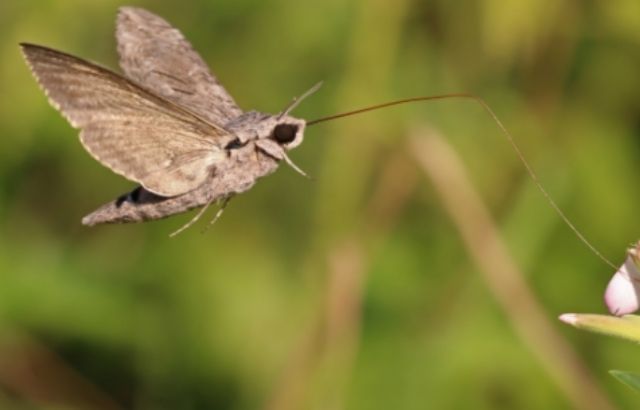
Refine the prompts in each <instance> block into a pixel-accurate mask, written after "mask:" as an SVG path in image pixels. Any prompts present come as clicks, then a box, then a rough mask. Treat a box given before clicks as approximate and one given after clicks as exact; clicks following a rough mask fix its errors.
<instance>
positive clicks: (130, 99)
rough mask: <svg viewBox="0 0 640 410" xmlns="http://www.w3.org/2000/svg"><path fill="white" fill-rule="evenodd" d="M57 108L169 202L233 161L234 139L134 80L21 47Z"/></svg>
mask: <svg viewBox="0 0 640 410" xmlns="http://www.w3.org/2000/svg"><path fill="white" fill-rule="evenodd" d="M21 46H22V50H23V53H24V55H25V57H26V59H27V61H28V63H29V65H30V67H31V70H32V71H33V73H34V75H35V77H36V78H37V80H38V83H39V84H40V86H41V87H42V88H43V90H44V91H45V93H46V94H47V96H48V97H49V100H50V102H51V103H52V105H53V106H54V107H55V108H56V109H58V110H59V111H60V112H61V113H62V114H63V115H64V116H65V118H67V120H69V122H70V123H71V125H73V126H74V127H76V128H80V129H81V141H82V143H83V145H84V146H85V148H86V149H87V151H88V152H89V153H90V154H91V155H92V156H93V157H94V158H95V159H96V160H98V161H99V162H100V163H102V164H103V165H105V166H107V167H109V168H110V169H111V170H113V171H114V172H116V173H118V174H120V175H122V176H124V177H125V178H127V179H130V180H132V181H134V182H138V183H140V184H141V185H142V186H143V187H145V188H146V189H147V190H149V191H151V192H153V193H155V194H158V195H162V196H175V195H180V194H183V193H185V192H188V191H191V190H193V189H195V188H197V187H198V186H200V185H201V184H202V183H203V182H204V181H205V180H206V179H207V177H208V176H209V175H210V173H211V172H212V167H214V166H215V164H216V163H217V162H219V161H221V160H223V159H224V158H225V153H224V150H223V147H224V144H225V141H227V140H228V139H229V133H228V132H227V131H226V130H224V128H222V126H219V125H216V124H210V123H208V122H206V121H204V120H202V119H200V118H199V117H198V116H197V115H195V114H192V113H190V112H189V111H188V110H186V109H183V108H181V107H179V106H177V105H175V104H173V103H171V102H170V101H167V100H165V99H163V98H162V97H159V96H157V95H154V94H152V93H151V92H149V91H147V90H145V89H143V88H141V87H140V86H138V85H137V84H135V83H133V82H132V81H130V80H128V79H126V78H124V77H122V76H120V75H118V74H116V73H113V72H111V71H109V70H107V69H105V68H102V67H100V66H98V65H95V64H93V63H90V62H88V61H85V60H82V59H80V58H77V57H74V56H71V55H69V54H66V53H62V52H59V51H56V50H52V49H49V48H46V47H42V46H37V45H32V44H21Z"/></svg>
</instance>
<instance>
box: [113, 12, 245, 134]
mask: <svg viewBox="0 0 640 410" xmlns="http://www.w3.org/2000/svg"><path fill="white" fill-rule="evenodd" d="M116 26H117V29H116V37H117V40H118V53H119V54H120V66H121V67H122V69H123V70H124V72H125V74H126V75H127V76H128V77H129V78H131V79H132V80H134V81H136V82H137V83H139V84H140V85H142V86H143V87H146V88H148V89H149V90H151V91H153V92H154V93H156V94H158V95H160V96H162V97H164V98H166V99H168V100H171V101H173V102H175V103H176V104H178V105H180V106H183V107H185V108H188V109H189V110H191V111H192V112H194V113H196V114H198V115H199V116H201V117H202V118H205V119H207V120H208V121H210V122H211V123H213V124H218V125H224V124H226V123H227V122H228V121H229V120H230V119H232V118H235V117H237V116H238V115H240V114H242V111H241V110H240V108H238V106H237V105H236V103H235V101H233V98H232V97H231V96H230V95H229V94H228V93H227V91H226V90H225V89H224V87H223V86H222V85H221V84H220V83H218V81H217V80H216V78H215V77H214V76H213V75H212V74H211V72H210V71H209V68H208V67H207V65H206V63H205V62H204V61H203V60H202V58H201V57H200V56H199V55H198V53H197V52H196V51H195V50H194V49H193V47H192V46H191V44H190V43H189V42H188V41H187V40H186V39H185V38H184V36H183V35H182V33H180V31H178V30H177V29H175V28H173V27H172V26H171V25H170V24H169V23H167V22H166V21H165V20H163V19H162V18H160V17H158V16H156V15H155V14H153V13H150V12H148V11H146V10H143V9H139V8H135V7H122V8H120V11H119V13H118V19H117V23H116Z"/></svg>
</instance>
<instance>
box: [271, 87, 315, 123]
mask: <svg viewBox="0 0 640 410" xmlns="http://www.w3.org/2000/svg"><path fill="white" fill-rule="evenodd" d="M320 87H322V81H320V82H318V83H317V84H316V85H314V86H313V87H311V88H309V89H308V90H307V91H306V92H305V93H304V94H302V95H301V96H300V97H294V98H293V100H292V101H291V102H290V103H289V105H288V106H287V107H286V108H285V109H284V110H283V111H282V112H281V113H280V115H278V119H281V118H282V117H284V116H285V115H289V113H290V112H291V111H293V109H294V108H296V107H297V106H298V104H300V103H301V102H302V101H303V100H304V99H305V98H307V97H308V96H310V95H311V94H313V93H315V92H316V91H318V90H319V89H320Z"/></svg>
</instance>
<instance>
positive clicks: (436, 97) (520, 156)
mask: <svg viewBox="0 0 640 410" xmlns="http://www.w3.org/2000/svg"><path fill="white" fill-rule="evenodd" d="M449 98H465V99H470V100H474V101H475V102H477V103H478V104H480V106H482V108H483V109H484V110H485V111H486V112H487V113H488V114H489V116H490V117H491V118H492V119H493V121H494V122H495V123H496V124H497V125H498V128H499V129H500V131H501V132H502V134H503V135H504V136H505V137H506V138H507V141H508V142H509V144H511V147H512V148H513V150H514V151H515V152H516V155H517V156H518V159H520V162H521V163H522V165H524V167H525V169H526V170H527V173H528V174H529V177H530V178H531V179H532V180H533V183H534V184H535V185H536V187H537V188H538V190H539V191H540V192H541V193H542V195H543V196H544V197H545V199H546V200H547V201H548V202H549V204H550V205H551V207H552V208H553V209H554V210H555V211H556V213H557V214H558V216H560V219H562V220H563V221H564V223H565V224H567V226H568V227H569V228H570V229H571V230H572V231H573V233H574V234H575V235H576V236H577V237H578V239H579V240H580V241H581V242H582V243H584V244H585V245H586V246H587V248H589V250H591V252H593V253H594V254H595V255H596V256H597V257H598V258H600V259H601V260H602V261H603V262H604V263H606V264H607V265H609V266H610V267H612V268H613V269H614V270H617V269H618V268H617V267H616V266H615V265H614V264H613V263H611V262H610V261H609V259H607V258H605V257H604V255H603V254H602V253H600V251H598V250H597V249H596V247H595V246H593V245H592V244H591V242H589V241H588V240H587V238H585V236H584V235H582V233H581V232H580V231H579V230H578V228H576V226H575V225H574V224H573V223H572V222H571V220H570V219H569V217H567V216H566V215H565V213H564V212H562V210H561V209H560V207H559V206H558V205H557V204H556V202H555V201H554V200H553V198H552V197H551V195H549V193H548V192H547V190H546V189H545V188H544V186H542V183H541V182H540V180H539V179H538V175H537V174H536V173H535V172H534V171H533V168H532V167H531V166H530V165H529V162H528V161H527V160H526V159H525V157H524V154H523V153H522V151H521V150H520V147H519V146H518V144H516V141H515V139H514V138H513V136H512V135H511V133H510V132H509V131H508V130H507V128H506V127H505V126H504V125H503V124H502V121H500V119H499V118H498V116H497V115H496V114H495V113H494V112H493V110H492V109H491V108H490V107H489V105H488V104H487V103H486V102H485V101H484V100H483V99H482V98H480V97H477V96H475V95H473V94H468V93H454V94H442V95H432V96H422V97H413V98H405V99H401V100H395V101H390V102H386V103H382V104H376V105H371V106H369V107H364V108H360V109H357V110H353V111H347V112H343V113H339V114H334V115H329V116H326V117H321V118H318V119H315V120H313V121H308V122H307V125H308V126H309V125H314V124H318V123H321V122H325V121H331V120H335V119H338V118H343V117H349V116H351V115H357V114H362V113H365V112H368V111H374V110H379V109H382V108H386V107H391V106H393V105H400V104H408V103H413V102H419V101H430V100H444V99H449Z"/></svg>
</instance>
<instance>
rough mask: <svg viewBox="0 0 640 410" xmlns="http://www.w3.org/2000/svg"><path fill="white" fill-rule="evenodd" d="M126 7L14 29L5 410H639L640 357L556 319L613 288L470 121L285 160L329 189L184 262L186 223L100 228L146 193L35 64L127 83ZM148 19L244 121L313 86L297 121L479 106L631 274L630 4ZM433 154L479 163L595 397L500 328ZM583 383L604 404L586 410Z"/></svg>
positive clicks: (20, 7) (493, 137) (251, 200)
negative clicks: (363, 109) (83, 131)
mask: <svg viewBox="0 0 640 410" xmlns="http://www.w3.org/2000/svg"><path fill="white" fill-rule="evenodd" d="M123 4H127V3H122V2H120V1H116V0H100V1H92V2H88V1H79V0H64V1H53V0H42V1H34V0H30V1H17V0H3V1H1V2H0V130H1V133H2V134H1V138H0V232H1V234H0V408H2V409H76V408H78V409H79V408H88V409H94V408H95V409H213V408H216V409H218V408H219V409H255V408H264V409H301V408H308V409H374V408H376V409H541V408H544V409H551V408H553V409H556V408H575V407H582V406H585V408H587V407H586V406H588V403H592V405H591V406H590V407H591V408H598V407H600V408H604V407H602V406H604V404H603V403H606V402H608V405H609V406H610V408H637V406H638V404H637V403H638V402H639V401H640V397H638V396H637V395H635V393H633V392H632V391H631V390H628V389H627V388H626V387H624V386H622V385H621V384H619V383H617V382H616V381H615V380H613V379H612V378H611V377H610V376H609V375H608V374H607V370H608V369H611V368H621V369H627V370H637V369H639V368H640V351H638V348H637V347H636V346H633V345H631V344H628V343H625V342H621V341H617V340H611V339H607V338H605V337H602V336H597V335H593V334H588V333H582V332H579V331H576V330H575V329H571V328H568V327H565V326H563V325H561V324H560V323H559V322H557V321H556V319H555V318H556V317H557V315H558V314H560V313H563V312H570V311H580V312H603V311H604V306H603V303H602V293H603V290H604V287H605V285H606V282H607V280H608V278H609V276H610V275H611V274H612V273H613V272H612V269H611V268H609V267H607V266H606V265H604V264H603V263H602V262H601V261H600V260H598V259H597V258H596V257H595V256H594V255H593V254H591V253H590V252H589V251H588V250H587V249H586V247H585V246H584V245H583V244H581V243H580V242H579V241H578V240H577V239H576V237H575V236H574V235H573V233H571V232H570V230H569V229H568V228H567V227H566V225H565V224H564V223H563V222H562V221H561V220H560V219H559V218H558V216H557V215H556V214H555V213H554V212H553V211H552V210H551V208H550V206H549V204H548V203H547V202H545V200H544V199H543V197H542V195H541V194H540V193H539V192H538V191H537V190H536V189H535V186H534V185H533V183H532V182H531V180H530V179H529V178H528V176H527V175H526V173H525V171H524V168H523V166H522V164H520V162H519V161H518V159H517V157H516V155H515V154H514V152H513V150H512V149H511V147H510V146H509V145H508V144H507V142H506V141H505V139H504V137H503V136H502V135H501V134H500V133H499V131H498V129H497V128H496V126H495V124H494V123H493V122H492V121H491V119H490V118H489V117H488V116H487V115H486V113H484V112H483V111H482V110H481V109H480V108H478V106H477V105H474V104H473V103H470V102H468V101H464V100H457V101H456V100H451V101H445V102H435V103H422V104H415V105H413V106H404V107H400V108H393V109H389V110H385V111H378V112H375V113H370V114H366V115H362V116H359V117H353V118H350V119H345V120H340V121H336V122H334V123H328V124H323V125H318V126H314V127H311V128H309V129H308V130H307V132H306V141H305V143H304V144H303V145H302V146H301V147H299V148H298V149H297V150H296V151H294V152H292V154H291V156H292V158H293V160H294V161H296V163H297V164H298V165H300V166H301V167H302V168H303V169H304V170H306V171H307V172H308V173H309V174H311V175H312V176H313V177H314V179H313V180H312V181H309V180H306V179H304V178H301V177H300V176H299V175H297V174H296V173H295V172H292V171H291V169H289V168H286V167H283V168H282V169H280V170H279V171H278V172H277V173H276V174H274V175H272V176H270V177H268V178H266V179H264V180H261V181H259V183H258V184H257V185H256V186H255V187H254V188H253V189H252V190H251V191H249V192H248V193H246V194H244V195H242V196H240V197H238V198H236V199H234V200H233V201H231V203H230V205H229V207H228V208H227V211H226V212H225V214H224V215H223V217H222V219H221V220H220V221H218V223H217V224H216V225H215V226H214V227H213V229H211V230H209V231H208V232H207V233H205V234H201V233H200V230H201V227H202V226H204V224H205V223H204V222H201V223H200V224H199V225H197V226H196V227H195V228H191V229H190V230H188V231H187V232H185V233H183V234H182V235H180V236H178V237H177V238H174V239H169V238H168V234H169V233H170V232H172V231H173V230H174V229H176V228H178V227H179V226H181V225H182V224H183V223H184V222H186V221H187V220H188V219H189V218H190V217H191V215H182V216H179V217H174V218H170V219H167V220H164V221H160V222H153V223H148V224H139V225H120V226H100V227H96V228H91V229H89V228H86V227H83V226H81V224H80V219H81V218H82V216H84V215H85V214H87V213H89V212H90V211H92V210H93V209H94V208H96V207H97V206H99V205H100V204H102V203H104V202H107V201H109V200H111V199H113V198H115V197H116V196H118V195H119V194H121V193H123V192H125V191H127V190H128V189H130V188H131V187H132V184H131V183H129V182H128V181H126V180H124V179H123V178H121V177H119V176H117V175H115V174H113V173H111V172H110V171H109V170H107V169H106V168H104V167H102V166H100V165H99V164H98V163H97V162H95V161H94V160H93V159H91V158H90V157H89V155H87V153H86V152H85V151H84V150H83V148H82V147H81V145H80V144H79V142H78V138H77V132H76V131H75V130H73V129H72V128H71V127H70V126H69V125H68V124H67V123H66V122H65V121H64V120H63V119H62V117H61V116H60V115H59V114H58V113H57V112H56V111H55V110H54V109H52V108H51V107H50V106H49V105H48V104H47V102H46V99H45V98H44V96H43V93H42V92H41V91H40V90H39V89H38V87H37V86H36V84H35V81H34V80H33V78H32V77H31V75H30V73H29V71H28V69H27V67H26V65H25V64H24V62H23V60H22V57H21V55H20V52H19V49H18V46H17V43H18V42H20V41H28V42H33V43H38V44H44V45H48V46H50V47H53V48H57V49H61V50H64V51H67V52H70V53H72V54H75V55H78V56H81V57H83V58H86V59H90V60H93V61H98V62H100V63H102V64H104V65H106V66H108V67H112V68H114V69H115V67H117V55H116V51H115V39H114V37H113V32H114V20H115V16H116V12H117V8H118V7H119V6H120V5H123ZM128 4H135V5H139V6H143V7H146V8H148V9H150V10H151V11H153V12H155V13H157V14H159V15H161V16H163V17H164V18H166V19H167V20H169V21H170V22H171V23H172V24H173V25H175V26H176V27H178V28H179V29H181V30H182V31H183V33H184V34H185V35H186V37H187V38H188V39H190V40H191V42H192V43H193V45H194V46H195V48H196V49H197V50H198V51H199V52H200V53H201V54H202V56H203V57H204V59H205V60H206V61H207V62H208V63H209V64H210V66H211V67H212V69H213V70H214V71H215V73H216V74H217V76H218V78H219V79H220V80H221V81H222V83H223V84H224V85H225V86H226V88H227V90H229V92H230V93H231V94H232V95H233V96H234V97H235V99H236V101H237V102H238V104H239V105H240V106H241V107H242V108H244V109H257V110H260V111H265V112H277V111H279V110H280V109H282V108H283V107H284V106H285V105H286V104H287V103H288V102H289V101H290V99H291V98H292V97H293V96H295V95H299V94H300V93H301V92H303V91H304V90H306V89H307V88H308V87H310V86H311V85H312V84H314V83H315V82H317V81H319V80H324V81H325V83H324V86H323V88H322V89H321V90H320V91H319V92H318V93H317V94H315V95H314V96H313V97H311V98H309V99H308V100H306V101H305V102H304V103H303V104H302V105H301V106H300V107H299V108H298V109H297V110H296V112H295V115H297V116H300V117H302V118H306V119H313V118H317V117H320V116H323V115H327V114H332V113H334V112H339V111H343V110H347V109H353V108H357V107H360V106H363V105H367V104H373V103H378V102H382V101H386V100H389V99H394V98H402V97H410V96H416V95H427V94H437V93H449V92H459V91H468V92H473V93H475V94H477V95H479V96H481V97H483V98H484V99H485V100H486V101H487V102H488V103H489V105H491V107H492V108H493V109H494V110H495V111H496V112H497V114H498V116H499V117H500V118H501V119H502V120H503V121H504V122H505V124H506V126H507V127H508V128H509V129H510V131H511V132H512V133H513V134H514V136H515V138H516V140H517V142H518V143H519V144H520V145H521V148H522V150H523V151H524V153H525V155H526V157H527V158H528V159H529V160H530V161H531V163H532V165H533V167H534V168H535V169H536V170H537V172H538V173H539V175H540V178H541V180H542V182H543V184H544V185H545V186H546V187H547V188H548V189H549V191H550V192H551V194H552V196H554V197H555V198H556V199H557V201H558V203H559V205H560V206H561V207H562V208H563V209H564V211H565V212H566V213H567V214H568V215H569V216H570V218H571V219H572V220H573V221H574V222H575V223H576V225H577V226H578V227H579V228H580V229H581V230H582V231H583V232H584V234H585V235H586V236H587V237H588V238H589V239H590V240H592V241H593V243H594V244H595V245H596V246H597V247H598V248H599V249H600V250H601V251H602V252H603V253H604V254H605V255H607V256H608V257H610V258H611V259H613V261H614V262H615V263H619V262H621V261H622V258H623V256H624V249H625V248H626V247H627V246H628V245H629V244H630V243H631V242H632V241H635V240H637V239H638V236H639V233H638V223H637V221H636V210H635V208H636V206H637V204H638V203H639V202H640V190H638V189H637V187H638V186H637V185H635V184H636V183H637V181H638V175H640V169H639V165H638V158H639V155H640V143H639V141H638V137H639V135H640V111H639V107H640V75H639V73H640V3H639V2H638V1H637V0H620V1H610V2H607V1H592V2H575V1H563V0H560V1H558V0H521V1H518V2H505V1H500V0H486V1H464V0H462V1H455V2H453V1H445V0H436V1H425V0H414V1H410V0H397V1H389V0H349V1H345V0H322V1H313V2H301V1H295V0H261V1H259V0H235V1H231V0H229V1H221V0H218V1H191V0H189V1H187V0H185V1H181V2H173V1H168V0H163V1H132V2H131V3H128ZM424 130H428V133H437V134H439V135H441V136H442V137H443V138H444V140H445V141H447V142H448V143H449V144H451V147H452V148H453V149H454V150H455V151H456V152H457V153H458V155H459V156H460V158H461V161H462V163H463V164H464V166H465V167H466V169H467V173H468V175H470V176H471V177H470V182H471V183H472V184H473V186H474V187H475V189H477V190H478V192H479V193H480V195H481V197H482V199H483V201H484V204H485V206H487V207H488V209H489V211H490V212H491V215H492V216H493V218H494V219H495V224H496V227H497V229H499V230H500V232H501V234H502V236H503V238H504V241H505V243H506V244H507V247H508V249H509V251H510V253H511V255H512V257H513V258H514V259H515V261H516V263H517V265H518V267H519V268H520V269H521V270H522V275H524V276H525V277H524V279H525V280H526V281H527V284H528V289H529V291H531V292H533V293H534V294H535V295H536V298H537V299H538V301H539V306H538V310H537V314H541V315H542V317H544V318H546V320H548V322H549V323H550V324H551V329H552V331H553V332H555V333H554V334H555V335H556V336H557V337H559V339H558V340H560V341H562V343H564V342H568V343H569V345H568V346H569V348H570V350H569V352H571V353H573V354H575V357H574V359H575V360H574V362H573V364H574V365H575V366H576V368H577V369H579V370H578V371H577V374H580V375H582V376H586V377H587V379H585V380H588V381H587V382H585V381H583V379H574V378H573V377H571V376H567V373H563V369H564V366H565V364H564V363H556V364H557V366H556V367H554V366H553V363H555V361H554V360H553V359H550V360H548V361H547V364H545V359H544V358H542V359H541V356H540V355H539V354H535V353H533V350H532V346H534V347H535V346H536V345H537V344H538V343H537V342H536V341H535V340H531V339H527V338H526V337H524V338H523V337H522V336H521V335H522V333H519V332H517V331H516V330H514V329H516V328H517V327H518V326H522V327H524V328H527V326H530V327H529V329H530V330H531V333H530V334H533V335H535V334H538V333H537V332H536V325H535V324H534V322H533V321H532V320H531V318H530V317H528V316H527V315H526V314H523V315H520V314H519V313H518V310H517V309H518V302H519V300H518V298H517V297H515V298H514V300H513V301H512V302H513V305H512V306H511V307H509V306H506V305H504V304H501V303H498V302H497V301H496V298H495V294H494V293H493V292H491V291H490V290H489V289H490V288H489V286H487V281H486V279H485V278H486V276H483V275H482V274H481V271H480V269H479V268H478V267H477V264H476V263H475V262H474V260H473V259H472V258H471V256H470V249H469V247H468V246H467V245H465V243H464V242H463V241H462V239H461V234H460V232H459V230H458V228H457V227H456V225H455V224H454V223H453V222H452V221H451V218H450V216H449V211H450V210H449V209H447V206H446V205H443V202H442V201H441V199H440V197H439V195H438V193H437V192H436V190H435V189H434V186H433V184H432V182H431V179H430V178H428V177H426V175H425V174H424V172H423V171H422V170H421V168H420V167H419V166H418V165H417V163H416V160H415V158H414V155H413V154H415V152H412V150H415V146H413V145H410V144H409V141H410V136H411V135H416V134H417V135H421V133H426V132H427V131H424ZM454 190H455V187H454ZM210 213H211V211H210ZM513 309H515V310H513ZM509 311H511V312H512V313H513V312H516V314H511V315H509V314H508V312H509ZM514 317H515V320H514ZM553 340H556V339H553ZM554 349H556V350H555V353H554ZM548 351H549V352H551V354H552V356H550V357H553V354H556V355H560V356H566V355H563V354H562V349H561V348H560V346H559V345H558V343H557V342H551V343H550V346H548ZM549 363H551V365H549ZM554 369H555V370H554ZM569 374H570V373H569ZM589 376H590V377H591V378H589ZM572 383H574V384H575V386H574V387H575V389H577V390H575V391H577V392H578V393H577V396H580V395H581V393H580V392H590V393H592V394H593V395H594V397H595V398H593V399H591V398H589V397H586V396H584V397H585V400H584V401H583V402H582V404H580V401H579V400H578V401H576V400H575V397H574V399H572V398H571V393H568V392H567V389H566V388H565V387H566V386H567V385H570V384H572ZM563 385H564V386H565V387H563ZM575 391H574V393H575ZM585 403H586V404H585ZM596 403H597V404H596Z"/></svg>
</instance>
